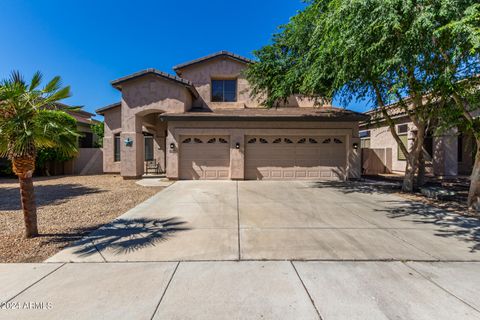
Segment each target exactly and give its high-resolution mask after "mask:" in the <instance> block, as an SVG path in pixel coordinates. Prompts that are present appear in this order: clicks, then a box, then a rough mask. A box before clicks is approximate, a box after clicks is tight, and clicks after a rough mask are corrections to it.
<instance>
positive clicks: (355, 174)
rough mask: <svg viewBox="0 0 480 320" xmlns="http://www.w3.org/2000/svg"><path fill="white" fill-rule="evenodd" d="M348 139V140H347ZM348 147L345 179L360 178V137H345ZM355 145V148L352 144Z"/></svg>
mask: <svg viewBox="0 0 480 320" xmlns="http://www.w3.org/2000/svg"><path fill="white" fill-rule="evenodd" d="M349 140H350V141H349ZM347 143H348V145H347V148H348V165H347V170H348V172H347V177H346V178H347V179H360V178H361V176H362V157H361V151H362V150H361V149H360V138H358V137H350V139H347ZM354 144H356V145H357V149H355V148H353V145H354Z"/></svg>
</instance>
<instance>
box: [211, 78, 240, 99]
mask: <svg viewBox="0 0 480 320" xmlns="http://www.w3.org/2000/svg"><path fill="white" fill-rule="evenodd" d="M235 101H237V80H236V79H235V80H212V102H235Z"/></svg>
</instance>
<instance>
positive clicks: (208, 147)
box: [180, 136, 230, 180]
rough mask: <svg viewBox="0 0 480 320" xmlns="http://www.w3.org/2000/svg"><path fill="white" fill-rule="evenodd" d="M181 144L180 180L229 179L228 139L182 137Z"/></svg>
mask: <svg viewBox="0 0 480 320" xmlns="http://www.w3.org/2000/svg"><path fill="white" fill-rule="evenodd" d="M180 142H181V143H180V179H186V180H200V179H206V180H220V179H228V177H229V169H230V143H229V141H228V137H223V136H194V137H193V136H192V137H181V139H180Z"/></svg>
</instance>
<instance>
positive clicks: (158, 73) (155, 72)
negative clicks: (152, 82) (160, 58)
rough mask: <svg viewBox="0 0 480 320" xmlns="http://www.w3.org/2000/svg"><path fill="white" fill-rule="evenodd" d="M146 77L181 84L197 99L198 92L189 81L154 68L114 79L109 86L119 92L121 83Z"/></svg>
mask: <svg viewBox="0 0 480 320" xmlns="http://www.w3.org/2000/svg"><path fill="white" fill-rule="evenodd" d="M146 75H154V76H157V77H161V78H164V79H167V80H171V81H173V82H176V83H178V84H181V85H183V86H185V87H186V88H187V89H188V90H190V92H191V93H192V94H193V96H194V97H195V98H197V97H198V92H197V90H196V89H195V87H194V86H193V84H192V83H191V82H190V81H188V80H186V79H183V78H180V77H178V76H174V75H172V74H169V73H166V72H163V71H160V70H157V69H154V68H149V69H145V70H141V71H138V72H135V73H132V74H130V75H128V76H125V77H121V78H118V79H115V80H113V81H112V82H111V84H112V86H114V87H115V88H117V89H118V90H121V89H122V87H121V84H122V83H124V82H127V81H130V80H133V79H137V78H140V77H143V76H146Z"/></svg>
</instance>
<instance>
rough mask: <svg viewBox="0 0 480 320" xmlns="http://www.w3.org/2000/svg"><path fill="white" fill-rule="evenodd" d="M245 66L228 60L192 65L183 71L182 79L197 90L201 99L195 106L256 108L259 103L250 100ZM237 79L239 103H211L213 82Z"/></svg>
mask: <svg viewBox="0 0 480 320" xmlns="http://www.w3.org/2000/svg"><path fill="white" fill-rule="evenodd" d="M244 69H245V64H244V63H241V62H238V61H235V60H232V59H228V58H219V59H215V60H212V61H207V62H204V63H199V64H196V65H192V66H190V67H188V68H186V69H183V70H181V77H182V78H184V79H187V80H190V81H191V82H192V83H193V85H194V86H195V88H196V89H197V91H198V93H199V95H200V98H199V99H198V100H196V101H195V102H194V105H195V106H203V107H205V106H208V107H209V108H211V109H216V108H232V107H233V108H235V107H237V108H238V107H243V105H244V104H246V105H248V106H255V105H257V103H256V102H255V101H252V100H251V99H250V91H249V85H248V81H247V80H246V79H245V77H244V76H243V75H242V71H243V70H244ZM212 78H213V79H237V102H211V94H212V92H211V80H212Z"/></svg>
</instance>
